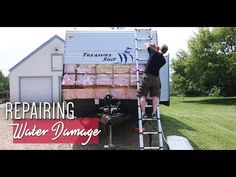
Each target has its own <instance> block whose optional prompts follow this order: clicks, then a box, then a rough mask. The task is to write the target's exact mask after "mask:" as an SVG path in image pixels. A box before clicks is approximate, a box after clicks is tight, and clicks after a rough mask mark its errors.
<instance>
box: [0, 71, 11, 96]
mask: <svg viewBox="0 0 236 177" xmlns="http://www.w3.org/2000/svg"><path fill="white" fill-rule="evenodd" d="M8 90H9V78H8V77H5V76H4V75H3V73H2V71H1V70H0V92H3V91H8Z"/></svg>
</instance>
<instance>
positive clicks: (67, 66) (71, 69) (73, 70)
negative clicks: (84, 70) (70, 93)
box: [64, 64, 76, 73]
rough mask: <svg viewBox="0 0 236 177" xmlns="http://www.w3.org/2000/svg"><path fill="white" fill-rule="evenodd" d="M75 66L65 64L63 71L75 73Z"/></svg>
mask: <svg viewBox="0 0 236 177" xmlns="http://www.w3.org/2000/svg"><path fill="white" fill-rule="evenodd" d="M75 68H76V65H75V64H66V65H65V68H64V72H65V73H75Z"/></svg>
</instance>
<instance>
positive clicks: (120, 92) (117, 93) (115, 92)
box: [111, 88, 128, 99]
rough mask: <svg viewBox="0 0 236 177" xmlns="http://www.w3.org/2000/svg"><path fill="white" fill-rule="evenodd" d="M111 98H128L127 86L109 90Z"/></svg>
mask: <svg viewBox="0 0 236 177" xmlns="http://www.w3.org/2000/svg"><path fill="white" fill-rule="evenodd" d="M111 94H112V96H113V97H112V98H113V99H128V98H127V95H128V89H127V88H114V89H112V91H111Z"/></svg>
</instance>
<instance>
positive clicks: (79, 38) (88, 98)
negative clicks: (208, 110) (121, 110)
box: [62, 30, 170, 111]
mask: <svg viewBox="0 0 236 177" xmlns="http://www.w3.org/2000/svg"><path fill="white" fill-rule="evenodd" d="M139 35H140V36H138V37H139V38H142V37H144V38H145V37H146V36H147V32H145V31H144V32H140V33H139ZM151 37H152V41H151V43H155V44H158V37H157V31H151ZM145 42H147V41H139V42H138V48H141V49H142V48H144V43H145ZM135 50H136V48H135V30H129V31H127V30H119V31H116V30H110V31H67V32H66V40H65V50H64V55H63V64H64V65H63V68H64V70H63V79H62V99H63V100H65V101H68V100H73V101H74V102H76V103H77V104H78V105H80V106H79V107H78V109H80V111H82V110H83V109H86V108H89V107H90V106H88V105H94V106H96V105H97V104H99V103H101V101H102V100H103V98H104V97H105V95H106V94H108V93H111V94H112V95H113V98H114V99H117V100H121V101H122V102H123V103H127V104H128V107H130V106H131V105H132V103H133V106H135V108H137V89H136V85H135V84H136V82H135V80H134V79H135V78H136V76H135V75H136V74H135V73H136V71H135V60H136V58H135V57H136V56H135ZM139 59H142V61H141V62H140V65H143V66H145V64H146V62H147V60H148V52H147V50H143V52H141V53H140V55H139ZM166 60H167V62H166V64H165V65H164V66H163V67H162V68H161V70H160V80H161V96H160V102H161V104H165V105H168V106H169V103H170V89H169V56H166ZM143 69H144V68H143ZM134 83H135V84H134ZM131 102H132V103H131ZM86 103H88V104H87V106H85V105H86ZM83 107H85V108H83ZM135 108H134V109H135ZM89 109H91V107H90V108H89ZM91 110H95V109H91ZM135 110H137V109H135Z"/></svg>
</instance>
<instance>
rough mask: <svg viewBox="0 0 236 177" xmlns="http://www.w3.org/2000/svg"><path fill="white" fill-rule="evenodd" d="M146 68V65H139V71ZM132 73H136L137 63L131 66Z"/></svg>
mask: <svg viewBox="0 0 236 177" xmlns="http://www.w3.org/2000/svg"><path fill="white" fill-rule="evenodd" d="M144 70H145V65H139V71H140V72H144ZM130 73H131V74H136V65H131V66H130Z"/></svg>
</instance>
